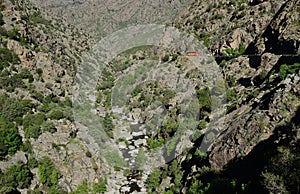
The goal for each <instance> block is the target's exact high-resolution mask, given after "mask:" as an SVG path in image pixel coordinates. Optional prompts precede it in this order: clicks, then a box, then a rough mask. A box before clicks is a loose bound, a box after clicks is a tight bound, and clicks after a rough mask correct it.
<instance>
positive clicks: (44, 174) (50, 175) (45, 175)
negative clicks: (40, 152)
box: [38, 157, 61, 187]
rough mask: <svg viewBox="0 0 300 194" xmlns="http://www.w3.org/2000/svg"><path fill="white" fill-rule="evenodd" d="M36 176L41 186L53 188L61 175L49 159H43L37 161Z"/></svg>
mask: <svg viewBox="0 0 300 194" xmlns="http://www.w3.org/2000/svg"><path fill="white" fill-rule="evenodd" d="M38 176H39V181H40V182H41V183H42V184H44V185H46V186H48V187H53V186H55V185H57V183H58V180H59V178H60V177H61V174H60V172H59V171H58V170H57V169H56V168H55V166H54V164H53V163H52V161H51V160H50V158H47V157H45V158H43V159H42V160H40V161H39V165H38Z"/></svg>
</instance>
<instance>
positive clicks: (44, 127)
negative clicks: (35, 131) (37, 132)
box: [41, 121, 57, 133]
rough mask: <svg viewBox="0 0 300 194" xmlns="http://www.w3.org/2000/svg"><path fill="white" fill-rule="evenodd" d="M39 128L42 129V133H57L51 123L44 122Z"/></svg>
mask: <svg viewBox="0 0 300 194" xmlns="http://www.w3.org/2000/svg"><path fill="white" fill-rule="evenodd" d="M41 127H42V131H43V132H46V131H47V132H49V133H55V132H56V131H57V129H56V127H55V125H54V123H53V122H52V121H45V122H44V123H43V124H42V126H41Z"/></svg>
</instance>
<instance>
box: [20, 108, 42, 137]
mask: <svg viewBox="0 0 300 194" xmlns="http://www.w3.org/2000/svg"><path fill="white" fill-rule="evenodd" d="M45 120H46V116H45V114H44V113H36V114H28V115H26V116H25V117H24V119H23V127H24V132H25V137H27V138H30V137H31V138H38V137H39V136H40V135H41V134H42V129H41V125H42V124H43V123H44V121H45Z"/></svg>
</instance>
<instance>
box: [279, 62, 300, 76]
mask: <svg viewBox="0 0 300 194" xmlns="http://www.w3.org/2000/svg"><path fill="white" fill-rule="evenodd" d="M299 69H300V63H295V64H293V65H286V64H283V65H281V66H280V70H279V73H278V75H279V78H280V79H282V80H283V79H285V78H286V77H287V75H288V74H294V73H296V72H298V71H299Z"/></svg>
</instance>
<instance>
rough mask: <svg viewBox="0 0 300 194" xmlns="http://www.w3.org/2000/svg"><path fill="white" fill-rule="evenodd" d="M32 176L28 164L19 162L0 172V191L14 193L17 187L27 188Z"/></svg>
mask: <svg viewBox="0 0 300 194" xmlns="http://www.w3.org/2000/svg"><path fill="white" fill-rule="evenodd" d="M32 178H33V175H32V173H31V172H30V169H29V168H28V166H27V165H25V164H24V163H21V162H19V163H18V164H16V165H13V166H11V167H9V168H8V169H6V170H5V171H4V172H3V173H0V193H15V192H14V191H16V189H17V188H20V189H24V188H28V187H29V186H30V184H31V180H32Z"/></svg>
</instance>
